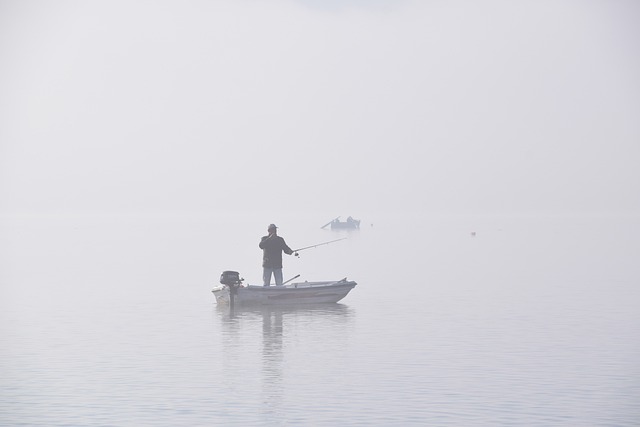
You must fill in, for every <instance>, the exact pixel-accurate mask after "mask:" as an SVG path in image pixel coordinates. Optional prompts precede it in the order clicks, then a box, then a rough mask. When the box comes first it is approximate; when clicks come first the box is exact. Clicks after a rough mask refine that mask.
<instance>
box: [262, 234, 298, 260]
mask: <svg viewBox="0 0 640 427" xmlns="http://www.w3.org/2000/svg"><path fill="white" fill-rule="evenodd" d="M258 246H259V247H260V249H262V266H263V267H266V268H282V252H284V253H285V254H287V255H291V254H292V253H293V250H291V248H290V247H289V246H287V244H286V243H285V241H284V239H283V238H282V237H280V236H277V235H275V236H273V237H271V238H270V239H269V236H264V237H262V239H261V240H260V243H259V244H258Z"/></svg>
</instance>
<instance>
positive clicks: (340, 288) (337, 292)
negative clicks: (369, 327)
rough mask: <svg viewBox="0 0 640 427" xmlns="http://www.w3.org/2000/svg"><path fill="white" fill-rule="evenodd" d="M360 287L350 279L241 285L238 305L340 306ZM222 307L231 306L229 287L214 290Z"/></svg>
mask: <svg viewBox="0 0 640 427" xmlns="http://www.w3.org/2000/svg"><path fill="white" fill-rule="evenodd" d="M356 285H357V283H356V282H354V281H349V280H346V279H343V280H340V281H333V282H301V283H292V284H289V285H285V286H256V285H247V286H240V287H239V288H238V289H237V293H236V295H235V299H234V304H238V305H296V304H323V303H336V302H338V301H340V300H341V299H343V298H344V297H346V296H347V294H348V293H349V292H350V291H351V289H353V288H354V287H355V286H356ZM212 292H213V294H214V295H215V297H216V302H217V303H218V304H229V302H230V301H229V287H228V286H226V285H223V286H218V287H216V288H214V289H213V290H212Z"/></svg>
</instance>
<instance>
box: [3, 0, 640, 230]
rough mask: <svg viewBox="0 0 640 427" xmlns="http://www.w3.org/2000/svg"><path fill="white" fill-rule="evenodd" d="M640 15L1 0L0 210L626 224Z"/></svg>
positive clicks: (634, 201)
mask: <svg viewBox="0 0 640 427" xmlns="http://www.w3.org/2000/svg"><path fill="white" fill-rule="evenodd" d="M639 19H640V4H638V2H635V1H615V2H611V1H521V2H508V1H485V2H471V1H468V2H467V1H453V2H440V1H420V2H418V1H415V2H412V1H393V2H391V1H390V2H386V1H375V2H366V1H345V2H338V1H270V2H258V1H233V2H232V1H218V2H205V1H180V2H177V1H133V2H132V1H90V2H80V1H56V2H46V1H7V0H5V1H2V2H0V63H1V66H0V94H1V96H0V123H1V125H0V209H1V211H0V212H2V213H3V214H43V213H45V214H50V213H69V212H71V213H101V214H104V213H145V214H146V213H160V212H162V213H167V212H169V213H208V212H220V211H232V212H233V211H237V210H240V209H242V210H247V209H251V210H262V211H266V212H267V213H270V214H277V213H279V212H281V211H283V210H286V211H290V212H291V211H318V210H327V211H328V212H331V213H332V214H333V213H335V212H336V207H337V208H338V210H339V213H342V212H345V213H353V214H354V215H358V213H359V212H383V211H397V212H409V211H411V212H417V213H419V214H425V213H434V212H435V213H451V212H454V213H464V214H468V213H490V214H494V213H499V214H504V213H508V214H511V213H536V214H539V213H545V214H546V213H562V214H566V213H617V214H619V213H623V214H629V213H633V214H637V213H638V212H639V211H640V191H639V187H640V184H639V183H640V179H639V178H640V172H639V168H638V163H639V162H638V161H639V157H640V156H639V155H640V144H639V141H640V138H639V137H640V120H638V118H639V117H640V114H639V113H640V79H639V78H638V76H640V26H639V25H638V22H640V21H639ZM330 218H331V216H330Z"/></svg>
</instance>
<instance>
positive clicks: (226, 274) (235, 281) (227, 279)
mask: <svg viewBox="0 0 640 427" xmlns="http://www.w3.org/2000/svg"><path fill="white" fill-rule="evenodd" d="M242 280H243V279H241V278H240V273H238V272H237V271H223V272H222V274H221V275H220V283H222V284H223V285H227V286H229V287H232V286H237V285H239V284H240V283H242Z"/></svg>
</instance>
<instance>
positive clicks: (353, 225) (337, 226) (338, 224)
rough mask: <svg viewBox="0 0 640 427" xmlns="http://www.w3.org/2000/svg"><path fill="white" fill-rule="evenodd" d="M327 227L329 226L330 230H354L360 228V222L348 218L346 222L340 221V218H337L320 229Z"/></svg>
mask: <svg viewBox="0 0 640 427" xmlns="http://www.w3.org/2000/svg"><path fill="white" fill-rule="evenodd" d="M328 225H331V229H332V230H345V229H346V230H355V229H359V228H360V220H359V219H353V218H352V217H349V218H347V220H346V221H340V217H337V218H335V219H332V220H331V221H330V222H328V223H326V224H325V225H323V226H322V227H320V228H325V227H326V226H328Z"/></svg>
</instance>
